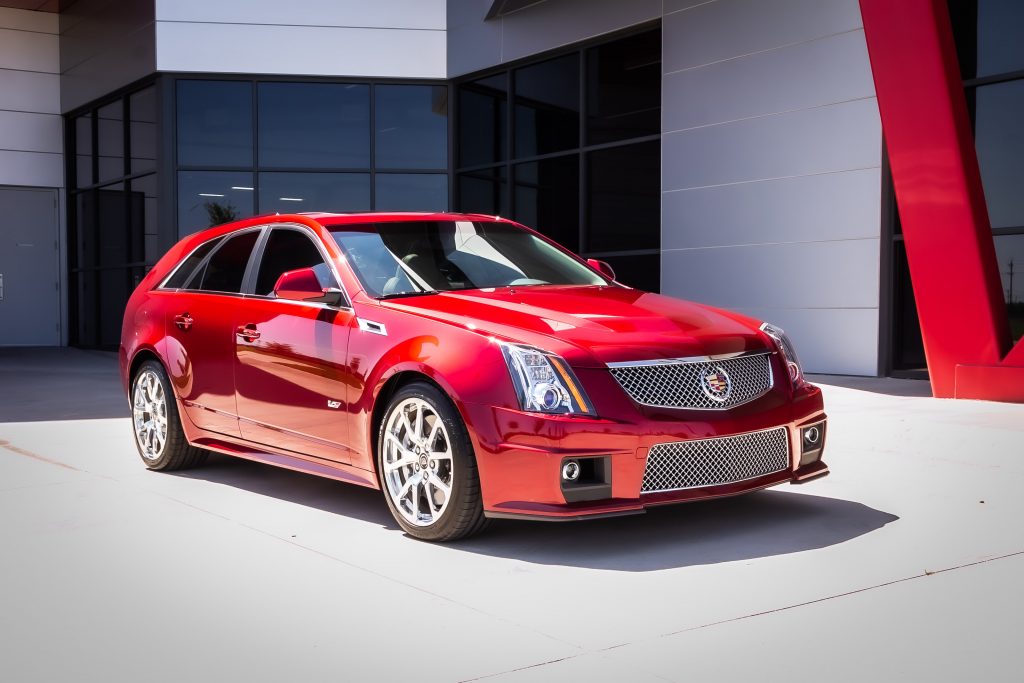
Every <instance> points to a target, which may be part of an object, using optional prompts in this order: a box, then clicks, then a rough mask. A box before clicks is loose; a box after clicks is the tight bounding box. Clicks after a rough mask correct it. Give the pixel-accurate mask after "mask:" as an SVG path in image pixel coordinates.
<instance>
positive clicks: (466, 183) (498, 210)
mask: <svg viewBox="0 0 1024 683" xmlns="http://www.w3.org/2000/svg"><path fill="white" fill-rule="evenodd" d="M458 210H459V211H463V212H466V213H482V214H485V215H489V216H507V215H509V211H508V174H507V173H506V171H505V167H504V166H499V167H498V168H488V169H484V170H482V171H473V172H471V173H462V174H460V175H459V205H458Z"/></svg>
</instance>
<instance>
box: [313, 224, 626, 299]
mask: <svg viewBox="0 0 1024 683" xmlns="http://www.w3.org/2000/svg"><path fill="white" fill-rule="evenodd" d="M331 230H332V235H333V236H334V239H335V241H336V242H337V243H338V245H339V246H340V247H341V250H342V251H343V252H344V253H345V256H346V257H347V258H348V261H349V263H350V264H351V265H352V269H353V270H354V271H355V273H356V276H357V277H358V278H359V280H360V282H361V283H362V285H363V288H364V289H365V290H366V292H367V293H368V294H369V295H370V296H373V297H376V298H388V297H399V296H413V295H416V294H427V293H433V292H449V291H456V290H463V289H483V288H488V287H505V286H510V285H515V286H528V285H605V284H608V282H607V281H606V280H605V279H603V278H602V277H601V276H599V275H597V274H596V273H594V272H593V271H592V270H590V269H589V268H587V267H586V266H585V265H583V264H582V263H580V262H579V261H577V260H576V259H574V258H572V257H571V256H569V255H568V254H566V253H564V252H563V251H561V250H560V249H558V248H556V247H554V246H552V245H551V244H548V243H547V242H545V241H544V240H542V239H540V238H539V237H537V236H536V235H534V234H532V233H530V232H527V231H526V230H523V229H521V228H518V227H516V226H514V225H510V224H508V223H494V222H474V221H407V222H396V223H375V224H373V225H353V226H336V227H332V228H331Z"/></svg>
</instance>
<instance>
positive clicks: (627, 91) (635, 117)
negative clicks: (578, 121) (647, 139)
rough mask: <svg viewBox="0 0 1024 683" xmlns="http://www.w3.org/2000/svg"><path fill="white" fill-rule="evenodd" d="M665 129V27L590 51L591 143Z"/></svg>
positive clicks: (588, 111)
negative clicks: (662, 82) (663, 82)
mask: <svg viewBox="0 0 1024 683" xmlns="http://www.w3.org/2000/svg"><path fill="white" fill-rule="evenodd" d="M659 132H661V31H660V30H655V31H648V32H647V33H640V34H638V35H635V36H630V37H628V38H623V39H622V40H617V41H615V42H613V43H608V44H606V45H601V46H599V47H595V48H593V49H591V50H589V51H588V52H587V143H588V144H591V145H593V144H599V143H602V142H612V141H615V140H624V139H627V138H633V137H639V136H642V135H655V134H657V133H659Z"/></svg>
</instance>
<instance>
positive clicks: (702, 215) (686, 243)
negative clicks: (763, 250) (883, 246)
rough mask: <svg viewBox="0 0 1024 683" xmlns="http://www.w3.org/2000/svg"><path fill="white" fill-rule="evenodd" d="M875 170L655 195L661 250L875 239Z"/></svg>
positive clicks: (878, 191) (877, 171) (878, 225)
mask: <svg viewBox="0 0 1024 683" xmlns="http://www.w3.org/2000/svg"><path fill="white" fill-rule="evenodd" d="M881 192H882V182H881V169H879V168H871V169H866V170H862V171H843V172H840V173H824V174H820V175H808V176H797V177H793V178H782V179H779V180H766V181H763V182H755V183H738V184H734V185H719V186H716V187H703V188H697V189H693V190H679V191H677V192H665V193H664V194H662V215H663V216H664V220H663V222H662V240H661V246H662V248H663V249H685V248H693V247H714V246H726V245H740V244H764V243H772V242H818V241H822V240H848V239H856V238H861V237H876V238H877V237H878V236H879V232H880V229H881V221H880V220H879V216H880V215H881V214H880V210H879V207H880V206H881Z"/></svg>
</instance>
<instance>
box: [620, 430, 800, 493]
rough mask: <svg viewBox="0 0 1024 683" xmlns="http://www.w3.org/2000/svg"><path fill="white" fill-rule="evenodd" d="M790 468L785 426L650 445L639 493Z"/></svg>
mask: <svg viewBox="0 0 1024 683" xmlns="http://www.w3.org/2000/svg"><path fill="white" fill-rule="evenodd" d="M788 467H789V435H788V434H787V431H786V428H785V427H778V428H777V429H766V430H764V431H760V432H751V433H750V434H741V435H739V436H724V437H719V438H714V439H695V440H693V441H675V442H672V443H659V444H657V445H656V446H652V447H651V451H650V453H649V454H648V456H647V468H646V469H645V470H644V482H643V487H642V489H641V491H640V492H641V493H654V492H656V491H678V490H680V489H692V488H698V487H701V486H715V485H718V484H732V483H735V482H738V481H746V480H747V479H754V478H755V477H760V476H763V475H765V474H772V473H773V472H781V471H782V470H785V469H787V468H788Z"/></svg>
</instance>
